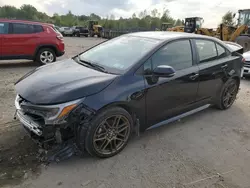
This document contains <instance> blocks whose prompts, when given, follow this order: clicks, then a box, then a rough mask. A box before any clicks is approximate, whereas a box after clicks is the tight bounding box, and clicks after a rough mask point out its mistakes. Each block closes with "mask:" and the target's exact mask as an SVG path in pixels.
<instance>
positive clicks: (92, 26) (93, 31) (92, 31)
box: [88, 20, 103, 37]
mask: <svg viewBox="0 0 250 188" xmlns="http://www.w3.org/2000/svg"><path fill="white" fill-rule="evenodd" d="M88 30H89V35H90V36H91V37H94V36H95V35H97V36H98V37H101V36H102V31H103V27H102V26H101V25H99V24H98V21H94V20H90V21H88Z"/></svg>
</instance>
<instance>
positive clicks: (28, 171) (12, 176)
mask: <svg viewBox="0 0 250 188" xmlns="http://www.w3.org/2000/svg"><path fill="white" fill-rule="evenodd" d="M100 41H101V39H97V38H96V39H91V38H80V39H79V38H65V43H66V51H67V53H66V54H65V56H63V57H61V58H60V59H64V58H67V57H70V56H72V55H75V54H77V53H78V52H80V51H82V50H84V49H86V48H88V47H90V46H92V45H94V44H97V43H99V42H100ZM35 67H36V65H35V64H33V63H32V62H26V61H22V62H20V61H14V62H8V61H5V62H0V187H13V186H14V187H17V188H19V187H20V188H23V187H25V188H26V187H27V188H36V187H38V188H47V187H49V188H51V187H65V188H67V187H71V186H72V187H74V188H78V187H86V188H89V187H98V188H105V187H124V188H125V187H126V188H128V187H150V188H151V187H157V188H158V187H159V188H165V187H171V188H173V187H175V188H184V187H185V188H186V187H188V188H189V187H190V188H203V187H204V188H205V187H206V188H208V187H209V188H225V187H227V188H238V187H240V188H241V187H243V188H249V187H250V178H249V177H250V171H249V169H250V123H249V122H250V115H249V112H250V80H242V83H241V90H240V93H239V95H238V99H237V101H236V103H235V104H234V105H233V106H232V108H231V109H229V110H227V111H218V110H215V109H207V110H204V111H203V112H201V113H198V114H196V115H193V116H190V117H187V118H185V119H182V120H180V121H178V122H176V123H172V124H170V125H167V126H163V127H160V128H158V129H154V130H151V131H147V132H146V133H144V134H142V135H141V136H140V137H134V138H133V139H132V140H131V141H130V143H129V144H128V146H127V147H126V148H125V150H124V151H123V152H122V153H120V154H119V155H117V156H114V157H112V158H109V159H105V160H100V159H94V158H91V157H88V156H86V157H83V158H79V157H73V158H71V159H69V160H67V161H64V162H61V163H59V164H49V165H47V164H41V163H40V162H39V161H38V159H37V155H38V153H39V152H38V148H37V146H36V145H34V144H33V142H32V141H31V140H30V139H29V138H28V137H27V136H26V134H25V132H24V131H23V129H22V128H21V126H20V124H19V123H18V122H17V121H15V120H13V115H14V112H15V108H14V98H15V91H14V86H13V83H14V82H15V81H16V80H17V79H18V78H20V77H21V76H22V75H23V74H25V73H26V72H28V71H29V70H31V69H33V68H35Z"/></svg>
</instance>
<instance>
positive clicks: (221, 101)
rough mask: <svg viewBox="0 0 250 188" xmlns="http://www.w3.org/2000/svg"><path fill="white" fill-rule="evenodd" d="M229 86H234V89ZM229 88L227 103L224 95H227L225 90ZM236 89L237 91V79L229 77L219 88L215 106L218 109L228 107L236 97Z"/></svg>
mask: <svg viewBox="0 0 250 188" xmlns="http://www.w3.org/2000/svg"><path fill="white" fill-rule="evenodd" d="M231 87H235V89H230V88H231ZM231 90H232V93H231V94H230V99H229V100H228V103H229V104H228V105H227V104H225V103H226V100H227V99H226V97H228V96H227V92H228V91H231ZM238 91H239V83H238V81H237V80H235V79H229V80H228V81H227V82H226V83H225V84H224V85H223V87H222V88H221V91H220V94H219V97H218V98H217V99H216V103H215V106H216V107H217V108H218V109H220V110H226V109H228V108H230V107H231V106H232V105H233V103H234V101H235V99H236V96H237V93H238Z"/></svg>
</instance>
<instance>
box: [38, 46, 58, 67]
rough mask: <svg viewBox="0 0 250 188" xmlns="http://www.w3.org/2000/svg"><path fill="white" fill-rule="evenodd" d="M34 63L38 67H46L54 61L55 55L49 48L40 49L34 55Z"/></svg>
mask: <svg viewBox="0 0 250 188" xmlns="http://www.w3.org/2000/svg"><path fill="white" fill-rule="evenodd" d="M36 61H37V62H38V63H39V64H40V65H46V64H49V63H53V62H55V61H56V53H55V51H54V50H53V49H51V48H42V49H40V50H39V51H38V53H37V55H36Z"/></svg>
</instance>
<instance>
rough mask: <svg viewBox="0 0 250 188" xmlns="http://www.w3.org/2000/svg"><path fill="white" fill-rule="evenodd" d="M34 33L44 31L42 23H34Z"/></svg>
mask: <svg viewBox="0 0 250 188" xmlns="http://www.w3.org/2000/svg"><path fill="white" fill-rule="evenodd" d="M33 27H34V28H33V29H34V33H40V32H43V27H42V26H41V25H33Z"/></svg>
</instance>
